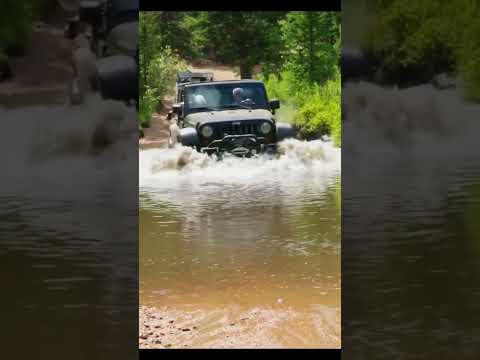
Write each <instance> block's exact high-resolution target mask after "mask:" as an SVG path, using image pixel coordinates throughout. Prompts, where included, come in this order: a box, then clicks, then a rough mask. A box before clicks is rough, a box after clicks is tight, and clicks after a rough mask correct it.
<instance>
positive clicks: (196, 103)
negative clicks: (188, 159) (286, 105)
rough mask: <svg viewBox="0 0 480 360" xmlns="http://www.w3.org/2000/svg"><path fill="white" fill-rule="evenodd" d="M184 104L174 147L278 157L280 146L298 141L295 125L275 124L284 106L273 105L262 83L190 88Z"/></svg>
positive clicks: (173, 128)
mask: <svg viewBox="0 0 480 360" xmlns="http://www.w3.org/2000/svg"><path fill="white" fill-rule="evenodd" d="M239 89H240V90H239ZM236 93H237V94H238V93H241V94H242V97H241V98H239V97H236V96H235V94H236ZM181 100H183V101H182V102H178V103H176V104H175V105H174V106H173V113H175V114H176V115H177V119H176V120H177V121H176V123H175V124H172V125H171V126H170V138H169V146H170V147H173V146H175V144H177V143H181V144H182V145H184V146H192V147H195V148H196V149H197V150H198V151H199V152H204V153H208V154H213V153H215V154H220V155H221V154H223V153H225V152H227V153H231V154H233V155H237V156H245V157H250V156H252V155H255V154H259V153H262V152H274V151H275V150H276V145H277V143H278V142H279V141H281V140H283V139H285V138H288V137H294V136H295V131H294V129H293V128H292V127H291V125H289V124H287V123H281V122H278V121H277V120H276V119H275V116H274V114H275V110H276V109H278V108H279V107H280V103H279V101H278V100H276V99H272V100H270V101H269V100H268V96H267V92H266V89H265V86H264V84H263V82H261V81H258V80H232V81H207V82H198V83H188V84H186V85H185V86H184V87H183V97H182V99H181Z"/></svg>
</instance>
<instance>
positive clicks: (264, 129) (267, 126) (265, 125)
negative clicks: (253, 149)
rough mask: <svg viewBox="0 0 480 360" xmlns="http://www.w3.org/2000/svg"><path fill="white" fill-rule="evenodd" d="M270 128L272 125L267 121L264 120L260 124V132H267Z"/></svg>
mask: <svg viewBox="0 0 480 360" xmlns="http://www.w3.org/2000/svg"><path fill="white" fill-rule="evenodd" d="M271 130H272V125H271V124H270V123H269V122H264V123H263V124H262V125H260V131H261V132H262V134H265V135H266V134H268V133H269V132H270V131H271Z"/></svg>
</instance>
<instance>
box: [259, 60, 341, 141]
mask: <svg viewBox="0 0 480 360" xmlns="http://www.w3.org/2000/svg"><path fill="white" fill-rule="evenodd" d="M259 78H260V79H261V80H263V81H264V83H265V87H266V89H267V94H268V97H269V98H278V99H280V101H281V102H282V103H283V104H284V105H282V107H285V106H287V107H290V106H292V107H293V108H294V109H296V111H295V112H294V115H293V117H292V118H293V119H292V121H291V122H292V123H293V125H294V126H295V127H296V128H298V130H299V132H300V135H301V136H302V137H304V138H307V139H311V138H317V137H320V136H322V135H330V136H332V138H333V141H334V142H335V145H336V146H341V84H340V71H339V70H338V69H336V72H335V78H334V79H332V80H329V81H327V82H325V83H324V84H323V85H316V84H314V85H311V84H308V83H307V82H305V81H303V82H302V81H299V80H297V79H295V77H294V75H293V74H292V73H291V72H288V71H284V72H283V73H282V78H281V79H280V78H279V77H277V76H275V75H269V76H265V75H261V76H260V77H259ZM282 107H281V108H280V110H281V109H282ZM280 112H281V111H279V113H280ZM279 118H280V117H279ZM280 120H281V121H289V120H287V119H284V118H280Z"/></svg>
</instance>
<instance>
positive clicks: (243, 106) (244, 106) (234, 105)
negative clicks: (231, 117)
mask: <svg viewBox="0 0 480 360" xmlns="http://www.w3.org/2000/svg"><path fill="white" fill-rule="evenodd" d="M225 107H226V108H231V107H241V108H244V109H248V110H252V107H251V106H248V105H243V104H228V105H225Z"/></svg>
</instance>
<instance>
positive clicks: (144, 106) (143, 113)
mask: <svg viewBox="0 0 480 360" xmlns="http://www.w3.org/2000/svg"><path fill="white" fill-rule="evenodd" d="M158 101H159V97H158V95H157V93H156V91H155V90H154V89H150V88H147V89H146V90H145V93H144V94H143V96H142V97H141V98H140V103H139V119H140V125H141V126H142V127H148V126H149V125H150V120H151V118H152V115H153V113H154V112H155V109H156V107H157V105H158Z"/></svg>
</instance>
